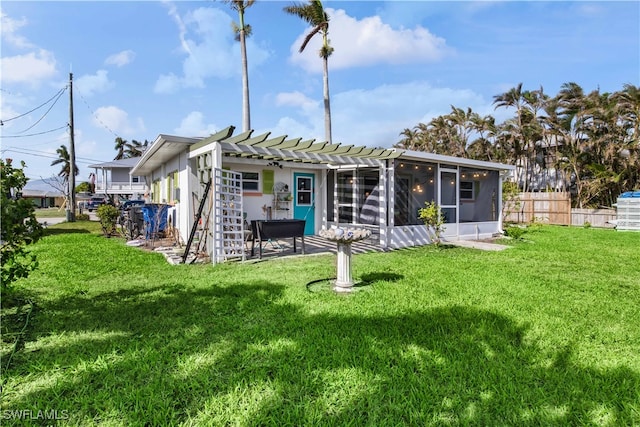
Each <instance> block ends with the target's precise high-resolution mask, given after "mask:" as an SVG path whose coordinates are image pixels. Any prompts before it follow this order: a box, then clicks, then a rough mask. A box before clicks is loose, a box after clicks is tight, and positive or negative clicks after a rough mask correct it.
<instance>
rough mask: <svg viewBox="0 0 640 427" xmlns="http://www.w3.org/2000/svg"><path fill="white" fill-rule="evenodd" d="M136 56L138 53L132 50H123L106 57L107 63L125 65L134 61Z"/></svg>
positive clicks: (118, 65)
mask: <svg viewBox="0 0 640 427" xmlns="http://www.w3.org/2000/svg"><path fill="white" fill-rule="evenodd" d="M135 57H136V53H135V52H134V51H132V50H123V51H122V52H118V53H115V54H113V55H111V56H109V57H108V58H107V59H105V61H104V63H105V64H106V65H115V66H116V67H123V66H125V65H127V64H130V63H131V62H133V60H134V59H135Z"/></svg>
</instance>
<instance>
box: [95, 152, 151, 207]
mask: <svg viewBox="0 0 640 427" xmlns="http://www.w3.org/2000/svg"><path fill="white" fill-rule="evenodd" d="M139 160H140V157H131V158H127V159H121V160H112V161H110V162H105V163H97V164H93V165H89V166H88V167H89V168H93V169H94V170H95V173H94V174H93V177H92V176H89V177H88V178H87V182H89V183H90V184H92V182H91V181H94V182H93V183H94V184H95V191H94V193H96V194H105V195H107V196H109V197H110V198H114V197H115V196H121V197H124V198H126V199H141V198H142V197H143V196H144V193H145V190H146V188H147V186H146V183H145V181H144V177H143V176H137V175H131V174H130V172H131V169H133V167H134V166H135V165H136V164H137V163H138V161H139Z"/></svg>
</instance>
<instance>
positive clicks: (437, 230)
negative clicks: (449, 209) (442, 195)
mask: <svg viewBox="0 0 640 427" xmlns="http://www.w3.org/2000/svg"><path fill="white" fill-rule="evenodd" d="M418 218H420V219H421V220H422V221H423V222H424V225H426V226H427V228H428V229H429V231H431V230H433V239H432V240H433V242H434V243H435V244H436V246H438V245H439V244H440V240H441V239H440V236H441V235H442V226H443V225H444V217H443V216H442V211H441V210H440V206H438V205H437V204H436V203H435V202H424V208H421V209H420V210H419V211H418Z"/></svg>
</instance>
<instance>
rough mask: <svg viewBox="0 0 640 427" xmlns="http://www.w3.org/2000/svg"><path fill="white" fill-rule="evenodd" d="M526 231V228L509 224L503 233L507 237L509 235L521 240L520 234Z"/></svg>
mask: <svg viewBox="0 0 640 427" xmlns="http://www.w3.org/2000/svg"><path fill="white" fill-rule="evenodd" d="M526 232H527V229H526V228H523V227H518V226H517V225H509V226H507V227H506V228H505V229H504V235H505V236H507V237H511V238H512V239H514V240H521V239H522V236H523V235H524V233H526Z"/></svg>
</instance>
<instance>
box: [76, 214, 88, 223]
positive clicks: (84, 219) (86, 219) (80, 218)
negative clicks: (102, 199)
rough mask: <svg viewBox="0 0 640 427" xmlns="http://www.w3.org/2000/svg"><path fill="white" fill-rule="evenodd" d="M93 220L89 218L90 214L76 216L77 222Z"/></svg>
mask: <svg viewBox="0 0 640 427" xmlns="http://www.w3.org/2000/svg"><path fill="white" fill-rule="evenodd" d="M90 219H91V218H90V217H89V214H78V215H76V220H78V221H89V220H90Z"/></svg>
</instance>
